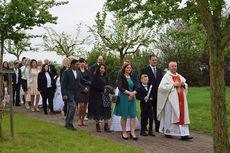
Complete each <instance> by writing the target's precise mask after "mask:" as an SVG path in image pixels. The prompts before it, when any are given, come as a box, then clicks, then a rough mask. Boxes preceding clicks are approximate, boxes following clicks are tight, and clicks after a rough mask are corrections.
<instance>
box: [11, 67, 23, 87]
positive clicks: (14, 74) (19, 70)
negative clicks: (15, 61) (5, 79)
mask: <svg viewBox="0 0 230 153" xmlns="http://www.w3.org/2000/svg"><path fill="white" fill-rule="evenodd" d="M11 70H13V71H14V69H11ZM21 79H22V73H21V69H18V84H21ZM12 82H13V84H14V85H15V84H16V73H13V74H12Z"/></svg>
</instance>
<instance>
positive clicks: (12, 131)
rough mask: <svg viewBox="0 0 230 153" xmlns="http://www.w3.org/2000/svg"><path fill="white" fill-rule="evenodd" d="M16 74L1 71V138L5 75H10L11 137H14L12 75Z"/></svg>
mask: <svg viewBox="0 0 230 153" xmlns="http://www.w3.org/2000/svg"><path fill="white" fill-rule="evenodd" d="M14 73H15V72H14V71H13V70H0V80H2V81H1V82H0V137H2V114H3V110H4V108H3V104H2V100H3V81H4V77H3V76H4V74H8V79H9V80H8V87H9V88H10V123H11V136H12V137H13V136H14V124H13V87H12V74H14Z"/></svg>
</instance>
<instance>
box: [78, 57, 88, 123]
mask: <svg viewBox="0 0 230 153" xmlns="http://www.w3.org/2000/svg"><path fill="white" fill-rule="evenodd" d="M79 66H80V67H79V69H78V70H79V71H80V72H81V75H82V78H83V80H84V82H82V85H83V86H84V87H85V88H87V89H88V91H87V92H84V90H81V89H80V90H78V91H77V96H76V102H77V103H78V126H87V124H86V123H85V122H84V118H85V114H86V109H87V105H88V102H89V85H90V72H89V70H87V69H86V68H85V59H84V58H80V59H79Z"/></svg>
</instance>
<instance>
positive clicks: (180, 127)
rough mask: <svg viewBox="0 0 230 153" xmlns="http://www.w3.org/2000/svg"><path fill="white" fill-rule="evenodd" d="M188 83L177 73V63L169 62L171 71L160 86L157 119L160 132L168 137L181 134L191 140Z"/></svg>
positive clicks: (185, 138) (184, 138)
mask: <svg viewBox="0 0 230 153" xmlns="http://www.w3.org/2000/svg"><path fill="white" fill-rule="evenodd" d="M187 92H188V85H187V84H186V80H185V78H184V77H183V76H181V75H180V74H178V73H177V63H176V62H170V63H169V71H168V72H167V73H166V74H165V75H164V77H163V78H162V80H161V83H160V85H159V88H158V96H157V102H158V103H157V119H158V120H159V121H160V128H159V132H161V133H163V134H164V135H165V137H166V138H172V136H181V139H182V140H189V139H192V137H190V136H189V127H188V125H189V124H190V120H189V112H188V103H187Z"/></svg>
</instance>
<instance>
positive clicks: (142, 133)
mask: <svg viewBox="0 0 230 153" xmlns="http://www.w3.org/2000/svg"><path fill="white" fill-rule="evenodd" d="M140 135H142V136H148V134H147V133H146V132H145V131H141V133H140Z"/></svg>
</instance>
